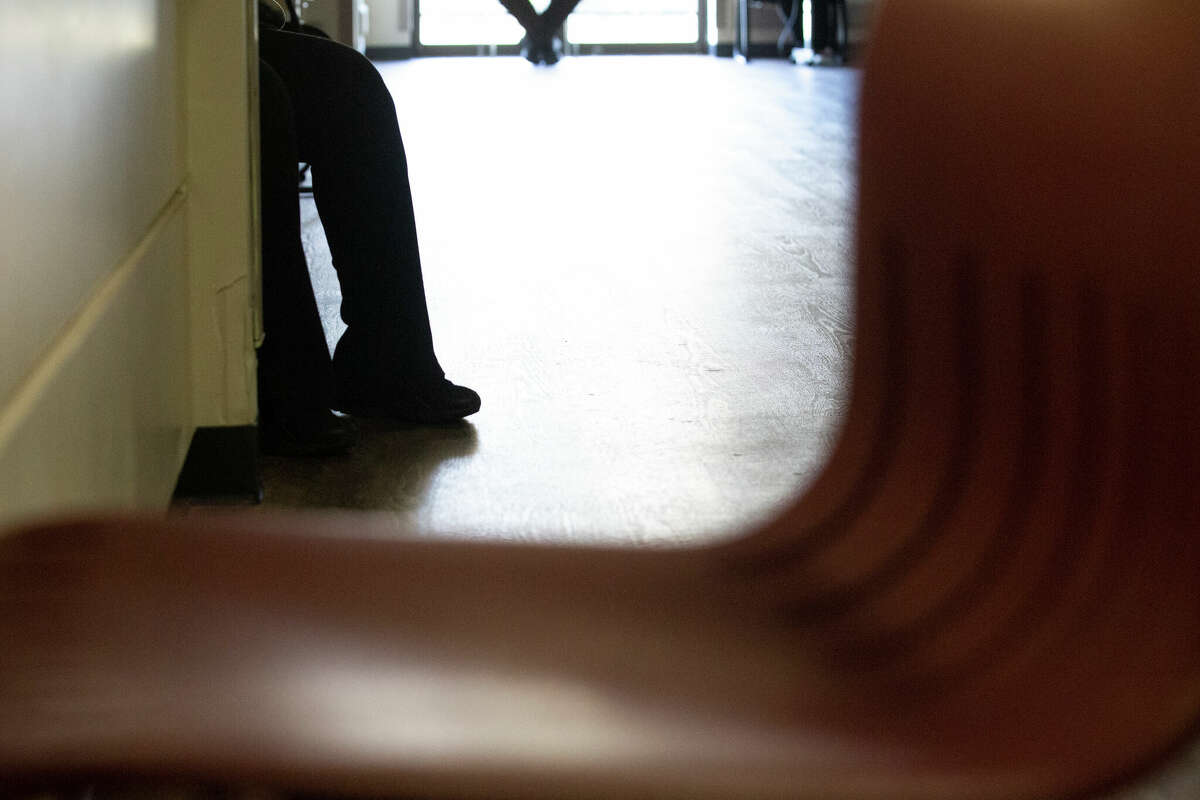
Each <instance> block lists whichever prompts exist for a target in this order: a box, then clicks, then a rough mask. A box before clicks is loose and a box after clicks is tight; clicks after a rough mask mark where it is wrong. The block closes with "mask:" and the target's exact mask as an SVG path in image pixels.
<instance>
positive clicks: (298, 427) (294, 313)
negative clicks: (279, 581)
mask: <svg viewBox="0 0 1200 800" xmlns="http://www.w3.org/2000/svg"><path fill="white" fill-rule="evenodd" d="M259 126H260V130H261V137H260V138H261V148H260V176H261V183H260V194H261V208H260V210H261V215H260V219H261V224H262V295H263V296H262V307H263V329H264V331H265V333H266V337H265V339H264V341H263V344H262V347H260V348H259V351H258V402H259V425H260V433H261V441H262V445H263V449H264V450H265V451H267V452H281V453H299V452H313V453H315V452H332V451H336V450H341V449H345V448H346V447H348V446H349V445H350V443H351V442H352V439H353V431H352V429H350V427H349V426H348V425H346V424H345V423H341V422H339V421H338V420H337V419H336V418H335V417H334V416H333V415H332V414H330V412H329V409H330V408H331V407H332V405H333V370H332V369H331V366H330V360H329V348H328V346H327V345H326V343H325V332H324V329H323V328H322V327H321V317H320V314H319V312H318V311H317V303H316V299H315V298H314V297H313V289H312V282H311V281H310V279H309V275H308V264H307V262H306V261H305V258H304V249H303V247H302V246H301V242H300V205H299V198H298V196H297V193H296V163H297V156H296V134H295V128H294V125H293V122H292V107H291V101H290V100H289V98H288V93H287V89H286V88H285V86H284V84H283V81H282V80H280V78H279V76H278V75H277V74H276V73H275V71H274V70H272V69H271V68H270V67H269V66H268V65H267V64H265V63H263V62H261V61H260V62H259Z"/></svg>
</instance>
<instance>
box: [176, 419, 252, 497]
mask: <svg viewBox="0 0 1200 800" xmlns="http://www.w3.org/2000/svg"><path fill="white" fill-rule="evenodd" d="M172 502H173V503H176V504H182V505H188V504H191V503H203V504H215V505H254V504H257V503H260V502H262V480H261V479H260V477H259V471H258V428H257V427H255V426H254V425H229V426H220V427H218V426H213V427H202V428H197V429H196V432H195V434H194V435H193V436H192V443H191V446H190V447H188V452H187V458H186V459H185V460H184V462H183V469H182V470H180V472H179V480H178V481H177V482H176V484H175V496H174V498H172Z"/></svg>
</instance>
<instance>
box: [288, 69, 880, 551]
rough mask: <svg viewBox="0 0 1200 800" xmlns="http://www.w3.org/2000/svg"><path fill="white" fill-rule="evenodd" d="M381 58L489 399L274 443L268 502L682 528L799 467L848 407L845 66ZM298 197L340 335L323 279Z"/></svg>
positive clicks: (640, 535)
mask: <svg viewBox="0 0 1200 800" xmlns="http://www.w3.org/2000/svg"><path fill="white" fill-rule="evenodd" d="M380 66H381V69H382V72H383V74H384V76H385V78H386V80H387V82H388V85H389V86H390V88H391V90H392V93H393V95H394V97H395V99H396V105H397V108H398V113H399V115H400V122H401V130H402V131H403V133H404V137H405V144H406V147H407V150H408V158H409V164H410V173H411V181H412V185H413V191H414V195H415V200H416V206H417V220H418V228H419V231H420V234H421V248H422V257H423V260H424V265H425V276H426V285H427V291H428V295H429V300H430V307H431V314H432V319H433V326H434V335H435V341H436V342H437V343H438V351H439V356H440V358H441V361H442V363H443V365H444V366H445V367H446V369H447V372H448V374H449V376H450V377H451V378H452V379H453V380H456V381H459V382H462V383H465V384H467V385H469V386H472V387H474V388H476V389H477V390H478V391H479V392H480V393H481V394H482V396H483V399H484V405H483V410H482V411H481V412H480V413H479V414H478V415H476V416H474V417H472V418H471V419H470V422H469V424H467V425H465V426H461V427H455V428H401V427H396V426H391V427H390V428H389V427H388V426H379V425H372V426H369V427H368V428H367V429H366V430H365V434H366V435H365V438H364V441H363V442H362V443H361V444H360V446H359V447H358V448H357V449H356V450H355V451H354V452H353V453H351V454H350V455H348V456H346V457H344V458H335V459H326V460H299V459H290V460H285V459H270V460H268V461H267V462H266V463H265V467H264V480H265V492H266V503H267V505H268V506H272V507H277V506H287V507H314V506H318V507H325V506H334V507H340V508H358V509H376V510H381V511H384V512H388V513H390V514H393V515H394V516H395V519H396V528H397V532H398V534H411V535H425V534H428V533H438V534H443V535H450V536H463V537H501V538H522V539H523V538H536V539H570V540H576V541H579V540H588V541H607V542H648V543H681V542H689V541H697V540H700V539H704V538H707V537H713V536H719V535H721V534H723V533H727V532H732V531H734V530H737V529H739V528H742V527H744V526H746V525H748V524H751V523H753V522H754V521H755V520H758V519H761V518H762V517H763V516H764V515H766V514H768V513H770V511H771V509H772V508H774V507H776V506H777V505H778V504H780V503H782V502H784V501H785V500H786V499H787V498H788V497H790V496H791V495H792V494H793V493H794V492H795V491H796V489H797V487H798V486H800V485H802V484H803V483H804V482H805V481H806V480H808V479H809V478H810V476H811V475H812V474H813V471H814V470H815V469H816V468H818V467H819V465H820V463H821V460H822V457H823V454H824V453H825V452H826V451H827V448H828V447H829V446H830V441H831V438H832V437H833V436H834V435H835V433H836V425H837V421H838V418H839V414H840V410H841V408H842V405H843V403H844V392H845V377H846V369H847V365H848V359H849V342H850V337H851V322H850V309H849V300H850V289H851V282H850V277H851V275H850V267H851V263H850V262H851V236H852V224H851V222H852V217H853V198H854V184H853V167H854V148H855V125H854V110H855V100H856V97H857V87H858V81H859V73H858V72H857V71H854V70H849V69H823V70H812V69H808V68H804V67H796V66H792V65H790V64H788V63H786V62H773V61H766V60H764V61H756V62H753V63H751V64H748V65H747V64H738V63H736V62H734V61H731V60H726V59H715V58H711V57H707V56H678V57H665V56H658V57H611V56H610V57H599V56H597V57H579V58H570V59H566V60H565V61H564V62H563V63H561V64H560V65H559V66H557V67H555V68H553V69H536V68H534V67H532V66H531V65H529V64H527V63H526V62H524V61H523V60H521V59H519V58H515V57H514V58H492V59H427V60H414V61H407V62H392V63H385V64H381V65H380ZM303 205H304V208H303V214H304V219H305V237H306V242H305V245H306V250H307V252H308V254H309V258H310V262H311V264H310V266H311V270H312V272H313V275H314V280H315V283H316V286H317V289H318V294H319V300H320V302H321V304H322V307H323V311H324V312H325V314H326V325H327V328H328V332H329V334H330V340H331V342H332V341H335V340H336V337H337V336H338V335H339V334H340V332H341V323H340V321H339V320H338V318H337V304H338V294H337V281H336V277H335V276H334V274H333V271H332V267H331V264H330V259H329V255H328V251H327V249H326V247H325V243H324V238H323V234H322V232H321V228H320V224H319V219H318V217H317V213H316V209H315V207H314V205H313V203H312V201H311V200H306V201H304V204H303Z"/></svg>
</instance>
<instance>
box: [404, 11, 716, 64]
mask: <svg viewBox="0 0 1200 800" xmlns="http://www.w3.org/2000/svg"><path fill="white" fill-rule="evenodd" d="M414 3H415V6H416V19H417V42H418V52H419V53H421V54H423V55H437V54H446V55H467V54H479V55H487V54H493V55H495V54H511V53H515V52H517V44H518V43H519V42H520V41H521V37H522V36H523V35H524V31H523V30H522V29H521V26H520V25H519V24H518V23H517V21H516V20H515V19H513V18H512V16H510V15H509V14H508V12H507V11H505V10H504V6H502V5H501V4H500V3H499V2H498V0H414ZM549 4H550V0H533V2H532V5H533V8H534V10H535V11H538V12H539V13H540V12H542V11H544V10H545V8H546V7H547V6H548V5H549ZM705 9H706V3H705V0H582V2H581V3H580V4H579V5H578V6H577V7H576V8H575V11H574V12H573V13H572V14H571V16H570V17H569V18H568V19H567V23H566V25H565V26H564V34H565V36H564V42H565V44H566V46H567V48H568V52H573V53H604V52H611V53H617V52H639V53H649V52H697V51H700V50H701V49H702V48H703V46H704V38H705V37H704V34H705Z"/></svg>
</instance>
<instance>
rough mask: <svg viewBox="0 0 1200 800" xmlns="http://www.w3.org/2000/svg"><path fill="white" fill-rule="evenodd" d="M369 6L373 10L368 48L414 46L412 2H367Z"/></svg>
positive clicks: (374, 0) (405, 0)
mask: <svg viewBox="0 0 1200 800" xmlns="http://www.w3.org/2000/svg"><path fill="white" fill-rule="evenodd" d="M428 1H429V0H426V2H428ZM435 2H436V0H435ZM367 5H368V6H369V7H370V9H371V26H370V31H369V32H368V33H367V47H409V46H411V45H412V43H413V41H412V27H413V8H412V0H367Z"/></svg>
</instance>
